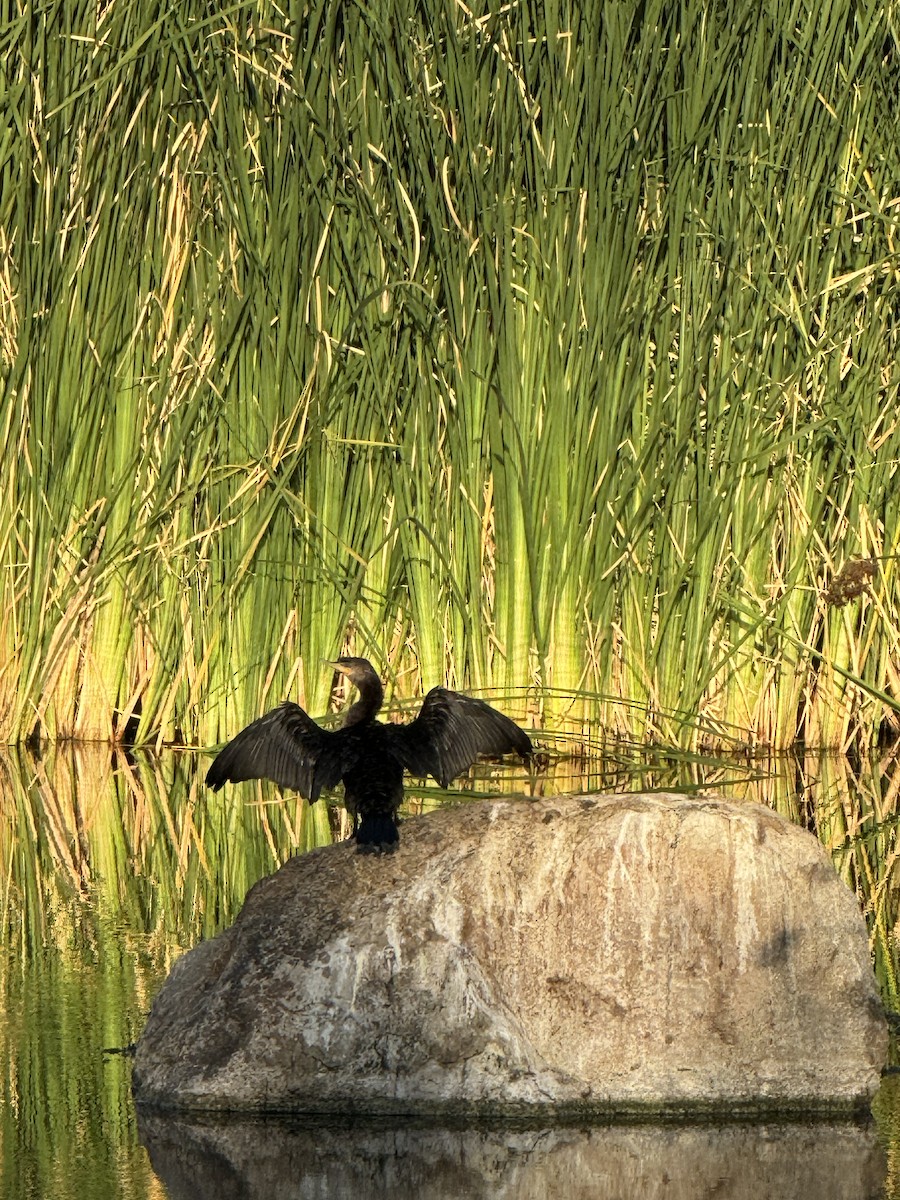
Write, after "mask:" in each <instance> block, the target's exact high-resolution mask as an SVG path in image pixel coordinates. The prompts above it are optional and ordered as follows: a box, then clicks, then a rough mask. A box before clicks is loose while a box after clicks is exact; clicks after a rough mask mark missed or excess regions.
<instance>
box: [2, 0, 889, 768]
mask: <svg viewBox="0 0 900 1200" xmlns="http://www.w3.org/2000/svg"><path fill="white" fill-rule="evenodd" d="M897 17H898V11H897V6H896V4H895V3H893V2H891V3H888V4H884V3H874V2H869V0H834V2H828V0H826V2H825V3H824V5H822V4H820V5H815V6H813V5H808V4H806V3H802V2H801V3H793V2H792V3H790V4H789V3H786V2H785V0H768V2H767V3H766V4H765V5H763V6H760V5H755V4H750V3H748V2H743V3H738V4H737V6H735V5H731V6H722V5H714V6H710V5H708V4H706V3H701V0H683V2H682V3H681V4H678V5H675V4H672V3H668V2H664V0H650V2H649V3H644V4H637V3H634V0H621V2H616V0H605V2H603V3H601V2H600V0H584V2H579V3H577V4H576V3H574V2H568V0H548V2H547V3H543V2H542V3H540V4H539V3H537V0H521V2H520V3H516V4H512V5H510V4H499V3H495V2H494V0H490V2H489V3H487V4H485V5H483V6H482V7H478V8H472V7H469V6H467V5H465V4H462V3H460V2H459V0H454V2H451V0H432V2H431V3H428V4H425V3H415V2H414V0H389V2H388V3H385V4H383V5H381V6H376V7H371V6H366V5H358V4H349V3H345V2H343V0H313V3H311V4H307V5H304V6H300V5H289V6H287V8H285V9H282V8H278V7H276V6H272V5H269V4H265V3H262V0H238V2H237V3H235V4H230V5H228V6H225V7H224V8H223V7H221V6H214V5H204V4H201V5H199V6H198V5H191V6H188V5H185V4H183V3H175V4H172V5H158V4H156V3H152V2H151V3H137V2H136V0H117V3H115V4H97V3H96V2H94V3H87V2H86V0H66V2H65V3H62V4H58V5H55V6H52V7H51V8H41V9H36V8H35V7H34V6H32V5H30V4H25V5H23V6H11V5H7V6H6V7H5V9H4V14H3V18H2V23H0V48H2V51H3V53H2V55H0V62H2V63H3V66H2V68H0V70H2V72H3V84H4V93H5V95H6V98H7V103H6V104H5V105H4V110H3V115H2V116H0V239H2V248H3V255H2V260H0V262H2V265H0V428H2V433H3V440H4V463H3V472H2V488H0V590H2V604H0V739H2V740H5V741H9V742H14V741H18V740H21V739H25V738H28V737H34V736H40V737H43V738H68V737H77V738H90V739H109V738H113V739H122V738H125V737H128V738H136V739H137V740H138V741H143V742H154V741H155V742H157V743H162V742H178V741H180V742H191V743H202V744H209V743H213V742H216V741H218V740H220V739H222V738H223V737H224V736H226V735H227V734H231V733H233V732H234V730H235V729H236V728H237V727H238V726H239V725H240V724H241V723H242V722H244V721H245V720H247V719H249V718H250V717H252V716H254V715H256V713H258V712H259V711H260V710H261V709H262V708H263V707H264V706H266V705H270V704H272V703H273V702H275V701H276V700H278V699H280V698H281V697H282V696H283V695H285V694H288V693H290V694H292V695H294V696H295V698H297V699H299V700H300V701H301V702H302V703H304V704H305V705H306V706H307V707H309V708H310V710H311V711H313V712H318V713H321V712H323V711H325V709H326V708H327V706H328V702H329V695H330V687H331V679H330V678H329V677H328V676H327V675H326V674H324V673H323V672H322V669H321V666H320V660H321V659H322V658H323V657H332V656H334V655H335V654H337V653H338V652H340V651H341V650H352V651H355V652H357V653H365V654H367V655H369V656H370V657H372V658H373V659H375V660H376V661H377V663H378V666H379V667H380V668H382V669H383V670H385V672H386V673H387V674H388V675H389V676H390V680H391V686H392V688H393V692H394V695H395V697H396V698H397V700H398V701H399V700H403V699H404V698H406V697H410V696H413V695H415V694H416V693H417V692H418V691H420V690H421V688H423V687H428V686H431V685H433V684H434V683H436V682H439V681H442V680H444V679H447V680H449V681H450V683H451V684H453V685H456V686H460V687H468V688H473V689H478V690H482V691H484V692H485V693H487V694H489V695H491V696H495V697H502V698H503V700H504V703H505V704H506V705H507V707H508V708H509V709H510V710H511V711H512V712H513V713H514V715H519V716H521V715H524V714H525V713H526V711H528V712H529V713H530V715H531V716H532V718H533V719H538V720H540V721H542V722H543V723H544V724H545V725H546V726H547V727H555V728H560V727H565V728H568V729H575V730H577V729H579V728H581V727H582V726H583V725H585V724H586V723H587V722H588V721H589V720H595V719H599V720H601V721H602V722H603V723H604V725H605V726H606V728H607V729H609V730H610V731H612V732H615V733H619V734H627V735H629V736H631V737H635V738H641V739H659V740H665V741H669V742H672V743H680V744H682V745H684V746H688V747H694V748H700V747H703V746H713V745H724V746H728V745H733V744H751V745H766V746H786V745H789V744H791V743H793V742H794V741H796V740H797V739H798V738H802V739H805V740H806V742H807V743H809V744H815V745H822V746H830V747H835V748H847V747H848V746H850V745H855V746H856V747H860V746H865V745H869V744H873V743H874V742H876V741H877V739H878V738H879V737H881V736H883V734H884V733H885V731H888V732H893V731H894V730H895V729H896V727H897V715H896V714H897V707H898V703H897V698H898V688H897V686H896V676H897V662H898V654H897V649H898V645H897V642H898V637H900V627H898V619H897V584H896V571H895V565H894V564H895V561H896V554H897V539H898V536H900V523H898V520H897V515H898V514H897V506H898V502H900V501H898V496H900V489H898V487H897V481H896V473H897V464H898V460H900V430H898V420H900V418H898V415H897V414H898V412H900V405H898V403H897V400H898V395H897V392H898V387H897V384H898V368H897V365H896V364H897V362H898V358H900V355H898V337H900V334H898V321H897V300H896V297H897V288H898V252H897V239H898V205H900V196H898V195H897V190H896V189H897V180H898V178H900V173H898V167H900V148H898V138H897V124H896V120H895V111H896V97H897V95H898V94H900V48H898V45H897V29H898V21H897ZM859 564H863V566H860V565H859ZM848 571H849V575H848V574H847V572H848Z"/></svg>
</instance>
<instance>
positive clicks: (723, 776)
mask: <svg viewBox="0 0 900 1200" xmlns="http://www.w3.org/2000/svg"><path fill="white" fill-rule="evenodd" d="M204 765H205V763H204V761H203V760H200V759H199V758H198V756H196V755H193V754H189V753H175V752H171V753H169V754H167V755H165V756H161V757H154V756H150V755H146V756H143V755H137V756H135V757H130V758H129V757H125V756H111V755H110V753H109V751H108V749H105V748H100V747H80V748H74V747H66V748H60V749H59V750H57V751H55V752H54V753H52V754H51V755H49V756H48V757H45V758H43V759H35V758H34V757H32V756H30V755H28V754H27V753H26V752H24V751H23V752H21V753H17V754H14V755H11V756H8V757H0V870H2V884H0V918H2V954H0V1059H2V1064H3V1068H2V1069H3V1084H2V1095H0V1106H2V1107H0V1200H7V1198H8V1200H45V1198H47V1200H49V1198H50V1197H53V1198H54V1200H69V1198H71V1200H101V1198H103V1200H106V1198H108V1197H121V1198H122V1200H150V1198H153V1200H163V1198H166V1197H168V1198H169V1200H181V1198H182V1197H184V1198H186V1197H197V1198H199V1200H206V1198H212V1197H232V1196H234V1197H237V1196H241V1197H248V1198H253V1200H255V1198H256V1197H259V1198H260V1200H262V1198H263V1197H265V1198H267V1200H268V1198H270V1197H271V1198H274V1200H279V1198H281V1197H284V1198H288V1197H292V1198H293V1197H304V1198H305V1197H310V1198H311V1197H316V1198H318V1200H343V1198H344V1197H347V1198H352V1200H369V1198H370V1197H371V1198H375V1197H378V1198H382V1197H385V1198H386V1197H388V1196H391V1197H406V1196H409V1197H423V1198H429V1200H430V1198H432V1197H434V1198H438V1197H440V1198H441V1200H443V1198H445V1197H446V1198H448V1200H449V1198H450V1197H454V1198H463V1197H504V1198H505V1197H509V1198H511V1200H512V1198H515V1200H525V1198H526V1197H527V1198H529V1200H532V1198H534V1200H537V1198H538V1197H541V1198H543V1197H551V1196H552V1197H560V1198H562V1200H569V1198H571V1200H581V1198H582V1197H584V1198H585V1200H586V1198H587V1197H591V1198H597V1200H607V1198H609V1200H613V1198H615V1200H622V1198H624V1197H631V1196H641V1197H646V1196H650V1197H655V1196H657V1195H658V1196H660V1197H662V1196H665V1197H666V1198H667V1200H680V1198H681V1197H700V1196H702V1197H707V1196H709V1197H711V1196H713V1195H715V1196H716V1197H719V1198H721V1197H742V1198H743V1197H747V1200H750V1198H751V1197H752V1198H757V1197H759V1198H762V1197H770V1196H775V1195H777V1196H779V1197H794V1196H796V1197H798V1198H800V1197H803V1198H804V1200H805V1198H806V1197H817V1198H828V1197H842V1198H844V1197H846V1198H847V1200H850V1198H851V1197H852V1198H856V1197H860V1198H862V1197H878V1196H880V1197H885V1198H887V1197H891V1198H893V1197H898V1198H900V1076H887V1077H886V1078H885V1081H884V1084H883V1086H882V1089H881V1092H880V1093H879V1095H878V1097H877V1098H876V1103H875V1106H874V1109H875V1111H874V1119H873V1121H871V1122H869V1123H860V1124H852V1123H848V1124H840V1123H838V1124H835V1123H818V1124H811V1125H775V1124H770V1125H754V1124H749V1123H748V1124H734V1123H731V1124H729V1123H727V1121H723V1123H722V1124H721V1125H711V1126H710V1125H707V1126H690V1125H688V1126H684V1125H669V1126H666V1125H662V1126H656V1127H648V1126H640V1125H631V1126H629V1125H619V1126H612V1127H605V1128H593V1129H583V1128H579V1127H558V1128H554V1129H540V1128H537V1129H532V1128H527V1127H515V1128H510V1127H503V1128H492V1129H480V1130H473V1129H466V1128H458V1129H434V1128H430V1127H423V1128H416V1127H415V1125H414V1124H411V1123H410V1122H404V1123H403V1126H402V1127H399V1128H398V1127H390V1126H386V1125H374V1124H373V1125H368V1126H366V1125H360V1124H359V1123H356V1124H354V1125H353V1127H352V1128H351V1127H349V1126H348V1127H346V1128H337V1127H335V1126H334V1125H327V1126H326V1125H310V1124H304V1123H302V1122H300V1121H298V1120H296V1119H293V1120H287V1119H285V1120H281V1121H276V1120H268V1121H265V1122H252V1121H241V1122H216V1121H202V1120H197V1119H196V1118H195V1119H192V1120H190V1121H179V1120H175V1119H172V1118H164V1117H160V1116H158V1115H157V1116H153V1117H148V1116H139V1115H138V1114H136V1112H135V1109H134V1105H133V1103H132V1100H131V1090H130V1082H131V1081H130V1070H131V1066H130V1058H129V1057H128V1056H127V1054H123V1053H121V1052H120V1051H121V1050H122V1048H124V1047H127V1046H128V1045H129V1044H130V1043H132V1042H133V1041H135V1039H136V1038H137V1037H138V1035H139V1033H140V1031H141V1028H142V1026H143V1022H144V1020H145V1018H146V1014H147V1011H148V1009H149V1007H150V1003H151V1001H152V999H153V997H154V996H155V994H156V992H157V990H158V988H159V987H160V985H161V984H162V981H163V979H164V978H165V976H166V974H167V973H168V970H169V968H170V967H171V965H172V963H173V962H174V960H175V959H176V958H177V957H178V956H179V955H180V954H181V953H182V952H183V951H184V950H185V949H186V948H188V947H189V946H191V945H193V944H194V943H195V942H196V941H198V940H199V939H201V938H203V937H209V936H212V935H214V934H215V933H217V932H218V931H219V930H220V929H222V928H223V927H224V926H225V925H227V924H229V923H230V922H231V921H232V920H233V919H234V917H235V915H236V914H237V912H238V910H239V908H240V905H241V902H242V900H243V898H244V896H245V894H246V892H247V889H248V888H249V887H250V886H251V885H252V884H253V883H254V882H255V881H256V880H257V879H258V878H260V877H261V876H262V875H264V874H267V873H269V872H271V871H272V870H275V869H276V868H277V867H278V866H280V865H281V863H283V862H284V861H285V859H286V858H287V857H288V856H289V855H291V854H295V853H300V852H302V851H304V850H306V849H308V848H310V847H311V846H314V845H319V844H323V843H325V842H328V841H329V840H331V839H332V837H339V836H341V835H342V833H344V832H345V830H344V829H343V828H342V820H343V818H342V813H341V810H340V809H339V808H332V809H328V808H327V807H326V806H325V805H324V804H319V805H317V806H314V807H312V808H309V807H308V806H307V805H305V804H304V803H303V802H302V801H299V800H298V799H295V798H290V799H288V800H286V801H285V800H281V799H280V798H278V796H277V793H276V792H275V790H274V789H271V790H270V789H269V788H268V787H267V786H265V785H245V786H244V787H243V788H239V789H228V790H226V792H225V793H223V794H219V795H217V796H212V795H210V794H209V793H208V792H207V791H206V789H205V788H204V787H203V786H202V775H203V771H204ZM654 788H656V789H663V790H670V791H671V790H683V791H689V792H695V791H708V792H709V793H711V794H722V795H726V796H729V797H731V798H735V799H739V798H744V799H749V800H757V801H759V802H762V803H767V804H769V805H770V806H772V807H774V808H776V809H777V810H778V811H780V812H782V813H783V814H784V815H786V816H788V817H790V818H791V819H792V820H794V821H797V822H798V823H801V824H803V825H805V826H806V827H808V828H810V829H811V830H813V831H814V832H815V833H816V834H817V835H818V836H819V837H820V838H821V840H822V841H823V842H824V844H825V845H826V846H827V848H828V849H829V850H830V852H831V854H832V856H833V859H834V862H835V865H836V867H837V869H838V870H839V871H840V873H841V875H842V876H843V877H844V879H845V880H846V881H847V883H848V884H849V885H850V886H851V887H852V888H853V889H854V890H855V892H856V894H857V896H858V899H859V903H860V906H861V908H862V909H863V910H864V911H865V914H866V918H867V921H868V923H869V929H870V936H871V945H872V951H873V959H874V962H875V964H876V973H877V975H878V978H879V982H880V984H881V987H882V991H883V994H884V997H885V1002H886V1004H887V1005H888V1007H889V1008H891V1009H897V1008H898V1007H900V1003H898V999H897V946H896V939H895V926H896V921H897V906H898V896H900V886H898V884H900V881H898V879H897V878H896V877H895V869H896V859H897V854H898V851H897V838H896V829H897V824H898V822H900V815H898V811H897V810H898V806H897V800H896V797H897V792H898V790H900V762H898V761H897V760H896V759H894V758H893V757H886V758H885V759H884V760H882V761H878V762H872V763H868V764H863V765H860V764H857V765H856V767H855V769H854V768H852V767H851V765H850V763H848V762H847V760H845V759H822V758H818V757H815V758H813V757H808V758H805V759H797V758H789V759H782V760H779V761H777V762H770V761H752V760H744V761H740V762H733V763H723V762H721V761H712V760H710V761H709V762H706V761H703V760H698V759H697V758H695V757H691V758H688V757H685V758H683V759H680V760H675V759H662V758H659V759H656V760H650V759H648V758H647V757H646V756H644V755H638V754H636V753H631V752H629V750H628V749H627V748H623V747H607V752H606V754H605V756H604V758H603V760H602V767H601V766H600V764H599V762H598V761H596V760H590V761H581V760H579V759H577V758H572V757H566V756H563V757H562V758H561V760H560V761H559V762H558V763H555V764H554V766H553V768H552V769H551V770H549V771H548V772H547V773H545V774H543V775H541V776H537V777H535V776H529V775H528V773H527V772H525V771H524V770H523V769H522V768H521V767H515V768H510V769H509V770H500V769H499V768H495V767H489V766H484V767H480V768H478V770H477V774H476V775H475V777H474V778H473V779H471V780H470V781H468V782H467V784H466V788H465V789H464V790H463V791H461V792H458V793H453V794H448V793H444V792H441V791H439V790H438V789H436V788H435V789H428V788H422V789H419V790H415V789H411V790H410V792H409V800H408V808H409V810H410V811H415V812H420V811H424V810H427V809H429V808H432V807H435V806H437V805H439V804H443V803H454V802H457V803H459V802H465V800H466V799H468V798H472V797H473V796H476V795H485V794H495V795H496V794H507V793H514V794H521V795H523V796H527V795H529V794H532V795H533V794H537V793H540V794H545V795H549V794H553V793H557V792H580V791H585V792H590V791H593V792H608V791H637V790H651V789H654ZM523 802H526V801H523ZM822 1053H823V1054H827V1053H828V1048H827V1046H823V1048H822ZM723 1116H727V1114H723Z"/></svg>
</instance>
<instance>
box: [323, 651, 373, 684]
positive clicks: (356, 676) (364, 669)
mask: <svg viewBox="0 0 900 1200" xmlns="http://www.w3.org/2000/svg"><path fill="white" fill-rule="evenodd" d="M325 665H326V666H328V667H334V669H335V670H336V671H339V672H340V673H341V675H346V677H347V678H348V679H349V680H350V682H351V683H353V684H355V685H356V686H357V687H360V686H362V685H363V684H366V683H371V682H372V681H373V680H374V682H376V683H379V684H380V683H381V680H380V679H379V678H378V675H377V673H376V671H375V668H374V667H373V666H372V664H371V663H370V662H369V660H368V659H367V658H349V657H344V658H337V659H334V660H333V661H332V660H331V659H326V660H325Z"/></svg>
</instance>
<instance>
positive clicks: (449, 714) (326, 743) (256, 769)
mask: <svg viewBox="0 0 900 1200" xmlns="http://www.w3.org/2000/svg"><path fill="white" fill-rule="evenodd" d="M327 665H328V666H330V667H334V668H335V669H336V670H337V671H340V672H341V674H342V675H346V677H347V678H348V679H349V680H350V682H351V683H352V684H354V685H355V686H356V688H357V690H358V691H359V696H358V698H357V700H356V702H355V703H354V704H352V705H351V706H350V708H349V709H348V710H347V713H346V715H345V717H344V723H343V725H342V727H341V728H340V729H335V730H329V729H323V728H322V727H321V725H317V724H316V723H315V721H314V720H313V719H312V717H310V716H308V715H307V714H306V713H305V712H304V711H303V709H302V708H301V707H300V705H299V704H292V703H291V701H290V700H285V701H284V703H283V704H280V705H279V706H278V708H275V709H273V710H272V711H271V712H268V713H266V714H265V716H262V717H260V718H259V719H258V720H256V721H253V722H252V724H250V725H248V726H247V728H246V729H242V730H241V732H240V733H239V734H238V735H237V737H235V738H234V739H233V740H232V741H230V742H229V743H228V745H227V746H225V748H224V749H223V750H221V751H220V752H219V754H218V755H217V757H216V758H215V760H214V762H213V764H212V766H211V767H210V768H209V771H208V773H207V776H206V782H207V784H208V785H209V786H210V787H211V788H212V789H213V791H218V789H219V788H220V787H222V785H223V784H224V783H227V782H228V781H229V780H230V781H231V782H232V783H239V782H240V781H241V780H243V779H271V780H273V781H274V782H275V783H277V784H280V785H281V786H282V787H288V788H294V789H295V790H296V791H298V792H299V793H300V794H301V796H305V797H306V798H307V799H308V800H310V801H315V800H318V798H319V794H320V792H321V791H322V789H323V788H333V787H336V786H337V784H338V783H341V782H342V783H343V785H344V803H345V805H346V807H347V811H348V812H349V813H351V814H352V816H353V833H354V835H355V837H356V844H357V849H358V850H360V851H376V852H377V851H381V850H393V849H394V847H395V846H396V844H397V842H398V841H399V840H400V835H399V834H398V832H397V809H398V808H399V807H400V803H401V801H402V800H403V772H404V771H409V772H410V774H412V775H417V776H420V777H424V776H425V775H433V776H434V778H435V779H436V780H437V781H438V783H439V784H440V785H441V787H447V786H448V785H449V784H450V781H451V780H452V779H455V778H456V776H457V775H460V774H462V772H463V771H465V770H467V769H468V768H469V767H470V766H471V765H472V763H473V762H474V761H475V759H476V758H477V756H478V755H479V754H508V753H510V752H512V751H513V750H515V751H516V752H517V753H518V754H520V755H521V756H522V758H524V759H528V758H530V757H531V753H532V745H531V739H530V738H529V737H528V734H527V733H525V731H524V730H522V729H520V728H519V726H518V725H516V724H515V722H513V721H511V720H510V719H509V717H505V716H504V715H503V713H500V712H497V710H496V709H495V708H491V707H490V705H488V704H485V703H484V701H483V700H475V699H473V698H472V697H471V696H463V695H461V694H460V693H459V692H451V691H448V690H447V688H442V687H436V688H432V689H431V691H430V692H429V693H428V695H427V696H426V697H425V700H424V702H423V704H422V708H421V710H420V712H419V715H418V716H417V717H416V719H415V720H414V721H410V723H409V724H408V725H383V724H382V723H381V722H380V721H377V720H376V719H375V718H376V716H377V714H378V711H379V709H380V708H381V704H382V701H383V700H384V688H383V687H382V684H381V680H380V679H379V678H378V676H377V674H376V673H375V669H374V667H373V666H372V664H371V663H370V662H369V661H368V659H365V658H339V659H338V660H337V662H329V663H328V664H327Z"/></svg>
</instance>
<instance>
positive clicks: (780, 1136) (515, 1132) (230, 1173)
mask: <svg viewBox="0 0 900 1200" xmlns="http://www.w3.org/2000/svg"><path fill="white" fill-rule="evenodd" d="M138 1124H139V1131H140V1135H141V1140H142V1141H143V1143H144V1145H145V1146H146V1147H147V1150H148V1151H149V1154H150V1159H151V1162H152V1165H153V1169H154V1171H155V1172H156V1173H157V1175H158V1176H159V1177H160V1179H161V1180H162V1181H163V1182H164V1183H165V1185H166V1188H167V1189H168V1194H169V1197H170V1200H237V1198H238V1197H240V1200H382V1198H384V1200H387V1198H388V1197H390V1198H391V1200H396V1198H398V1197H415V1198H416V1200H451V1198H453V1200H461V1198H462V1197H465V1198H467V1200H469V1198H471V1200H481V1198H482V1197H483V1198H484V1200H548V1198H549V1197H554V1198H559V1200H607V1198H608V1200H624V1198H625V1197H631V1196H635V1197H637V1196H640V1197H641V1200H654V1198H655V1197H660V1198H661V1200H662V1198H663V1197H664V1198H665V1200H682V1198H684V1200H698V1198H702V1197H710V1200H711V1198H712V1197H715V1198H716V1200H726V1198H728V1200H730V1198H732V1197H733V1198H735V1200H738V1198H740V1200H744V1198H746V1200H755V1198H759V1200H762V1198H763V1197H765V1198H766V1200H769V1198H770V1197H773V1196H778V1197H779V1200H793V1198H794V1197H796V1198H797V1200H809V1198H810V1197H815V1198H816V1200H832V1198H833V1200H867V1198H869V1197H876V1196H879V1195H880V1194H881V1188H882V1185H883V1183H884V1178H885V1160H884V1155H883V1153H882V1151H881V1149H880V1148H879V1146H878V1143H877V1140H876V1137H875V1134H874V1132H873V1130H872V1129H871V1128H870V1127H865V1126H860V1125H853V1124H830V1123H821V1124H809V1125H750V1124H747V1125H724V1126H722V1125H719V1126H715V1125H704V1126H698V1125H695V1126H674V1125H668V1126H665V1125H664V1126H654V1127H649V1126H627V1125H620V1126H612V1127H609V1126H608V1127H605V1128H594V1129H578V1128H566V1127H562V1128H555V1129H538V1130H528V1129H436V1128H431V1127H429V1128H410V1127H405V1128H402V1129H398V1128H385V1127H378V1126H372V1125H368V1126H363V1127H360V1126H359V1125H354V1126H350V1125H347V1126H345V1127H343V1128H335V1127H334V1126H321V1125H320V1126H317V1125H304V1124H302V1123H300V1122H299V1121H298V1120H297V1119H296V1118H294V1119H289V1118H269V1119H266V1120H237V1119H227V1120H216V1119H212V1118H209V1119H202V1118H198V1117H192V1118H189V1119H185V1118H179V1117H175V1116H172V1115H160V1114H158V1113H153V1114H139V1118H138Z"/></svg>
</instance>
